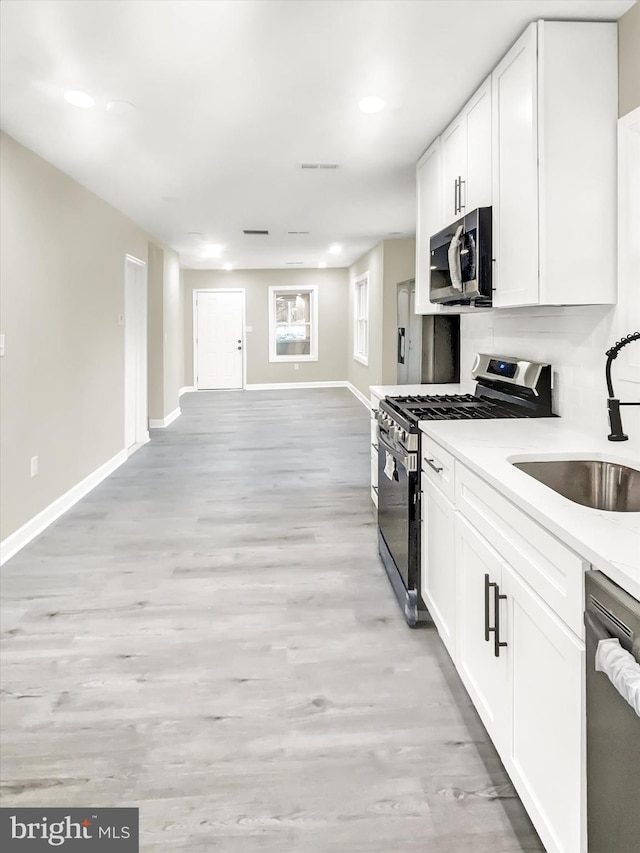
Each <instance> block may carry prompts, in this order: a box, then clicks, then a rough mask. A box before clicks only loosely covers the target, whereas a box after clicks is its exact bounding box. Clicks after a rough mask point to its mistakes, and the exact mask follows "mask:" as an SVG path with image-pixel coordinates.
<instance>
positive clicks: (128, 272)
mask: <svg viewBox="0 0 640 853" xmlns="http://www.w3.org/2000/svg"><path fill="white" fill-rule="evenodd" d="M147 417H148V413H147V266H146V264H145V263H143V262H142V261H139V260H137V259H136V258H131V257H129V256H127V258H126V261H125V278H124V436H125V447H126V448H127V449H129V448H131V447H133V446H134V445H136V444H140V443H141V442H143V441H146V440H147V438H148V437H149V433H148V422H147Z"/></svg>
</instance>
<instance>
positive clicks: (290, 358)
mask: <svg viewBox="0 0 640 853" xmlns="http://www.w3.org/2000/svg"><path fill="white" fill-rule="evenodd" d="M317 360H318V356H317V355H270V356H269V361H270V362H272V363H273V362H275V363H278V362H279V361H280V362H300V361H317Z"/></svg>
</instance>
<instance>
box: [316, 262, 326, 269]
mask: <svg viewBox="0 0 640 853" xmlns="http://www.w3.org/2000/svg"><path fill="white" fill-rule="evenodd" d="M326 265H327V264H326V263H325V261H320V263H319V264H318V266H319V267H320V269H321V270H323V269H324V268H325V267H326Z"/></svg>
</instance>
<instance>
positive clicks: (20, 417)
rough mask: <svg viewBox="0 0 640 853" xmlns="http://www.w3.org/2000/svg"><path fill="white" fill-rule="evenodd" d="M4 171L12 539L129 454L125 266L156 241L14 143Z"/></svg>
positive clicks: (3, 143) (1, 524) (4, 418)
mask: <svg viewBox="0 0 640 853" xmlns="http://www.w3.org/2000/svg"><path fill="white" fill-rule="evenodd" d="M0 172H1V176H2V181H1V183H0V245H1V247H2V252H1V255H0V283H1V291H0V300H1V312H2V313H1V323H2V326H1V329H0V331H1V332H2V333H3V334H4V335H5V336H6V350H5V353H6V354H5V356H4V357H3V358H0V395H1V396H0V409H1V416H0V417H1V421H0V429H1V433H2V448H1V457H0V463H1V464H0V469H1V473H0V491H1V496H2V501H1V515H0V538H2V539H5V538H6V537H7V536H8V535H10V534H11V533H13V532H14V531H16V530H17V529H18V528H19V527H21V526H22V525H23V524H25V523H26V522H27V521H29V520H30V519H31V518H32V517H33V516H35V515H36V514H37V513H38V512H40V511H41V510H43V509H45V508H46V507H47V506H48V505H49V504H50V503H52V502H53V501H54V500H55V499H56V498H58V497H60V496H61V495H63V494H64V493H65V492H66V491H68V490H69V489H70V488H72V487H73V486H74V485H76V484H77V483H78V482H80V481H81V480H82V479H84V478H85V477H86V476H87V475H89V474H90V473H92V472H93V471H95V470H96V469H97V468H98V467H99V466H100V465H102V464H103V463H105V462H107V461H108V460H109V459H111V458H112V457H113V456H115V455H116V454H117V453H118V452H119V451H121V450H122V449H123V447H124V327H123V326H121V325H119V323H118V316H119V315H121V314H123V313H124V269H125V255H126V254H127V253H128V254H131V255H133V256H135V257H137V258H140V259H141V260H143V261H146V260H147V245H148V239H149V237H148V235H147V234H145V233H144V231H142V230H141V229H140V228H138V227H137V226H136V225H135V224H134V223H133V222H131V221H130V220H129V219H127V218H126V217H125V216H124V215H122V214H121V213H119V212H118V211H116V210H115V209H114V208H112V207H110V206H109V205H108V204H107V203H106V202H104V201H102V200H101V199H100V198H98V197H97V196H95V195H93V194H92V193H90V192H89V191H88V190H86V189H85V188H84V187H82V186H80V184H78V183H76V182H75V181H73V180H72V179H71V178H69V177H68V176H67V175H65V174H63V173H62V172H61V171H59V170H58V169H56V168H54V167H53V166H52V165H51V164H50V163H47V162H46V161H45V160H43V159H42V158H40V157H38V156H37V155H36V154H34V153H33V152H32V151H29V150H28V149H26V148H24V147H23V146H21V145H20V144H19V143H17V142H16V141H15V140H14V139H12V138H11V137H9V136H7V135H6V134H2V135H1V136H0ZM32 456H38V457H39V474H38V475H37V476H36V477H34V478H31V476H30V459H31V457H32Z"/></svg>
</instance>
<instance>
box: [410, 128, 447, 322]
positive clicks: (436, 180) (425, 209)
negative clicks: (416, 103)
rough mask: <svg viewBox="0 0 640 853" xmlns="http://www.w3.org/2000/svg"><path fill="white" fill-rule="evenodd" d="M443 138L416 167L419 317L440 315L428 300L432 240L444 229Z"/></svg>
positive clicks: (417, 303)
mask: <svg viewBox="0 0 640 853" xmlns="http://www.w3.org/2000/svg"><path fill="white" fill-rule="evenodd" d="M440 163H441V157H440V137H438V139H436V141H435V142H434V143H433V145H432V146H431V147H430V148H428V149H427V151H425V153H424V154H423V155H422V157H421V158H420V159H419V160H418V165H417V168H416V196H417V206H418V207H417V213H416V314H437V313H439V311H440V308H439V306H438V305H434V304H433V303H432V302H431V301H430V300H429V269H430V267H431V252H430V240H431V237H432V235H433V234H435V233H436V232H437V231H439V230H440V229H441V228H442V184H441V177H442V175H441V165H440Z"/></svg>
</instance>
